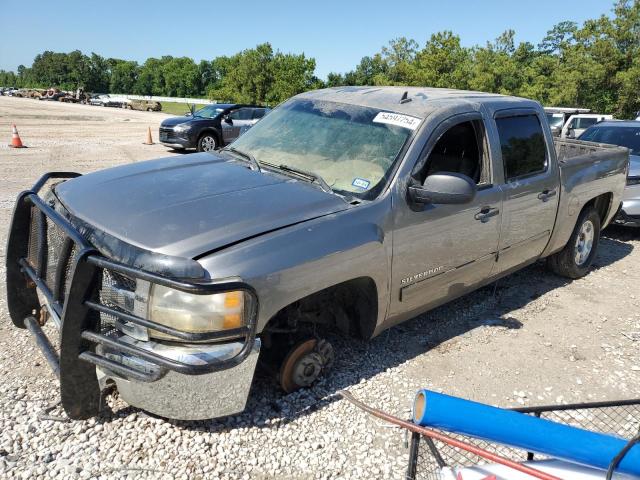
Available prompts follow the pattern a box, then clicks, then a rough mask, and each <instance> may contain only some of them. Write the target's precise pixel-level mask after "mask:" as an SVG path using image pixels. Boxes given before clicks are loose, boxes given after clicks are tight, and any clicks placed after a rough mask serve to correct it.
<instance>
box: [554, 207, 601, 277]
mask: <svg viewBox="0 0 640 480" xmlns="http://www.w3.org/2000/svg"><path fill="white" fill-rule="evenodd" d="M599 243H600V215H598V212H597V211H596V209H595V208H593V207H588V208H586V209H585V210H583V211H582V213H580V216H579V217H578V221H577V222H576V226H575V227H574V229H573V232H572V233H571V237H569V241H568V242H567V244H566V245H565V246H564V248H563V249H562V250H560V251H559V252H557V253H554V254H553V255H551V256H550V257H549V258H547V266H548V267H549V268H550V269H551V271H553V272H554V273H555V274H557V275H560V276H562V277H567V278H573V279H576V278H581V277H584V276H585V275H586V274H587V273H588V272H589V269H590V268H591V264H592V263H593V259H594V258H595V256H596V253H597V250H598V244H599Z"/></svg>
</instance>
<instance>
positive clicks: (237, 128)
mask: <svg viewBox="0 0 640 480" xmlns="http://www.w3.org/2000/svg"><path fill="white" fill-rule="evenodd" d="M269 110H270V109H269V108H265V107H258V106H255V105H239V104H229V103H214V104H211V105H207V106H205V107H202V108H201V109H200V110H197V111H196V112H194V113H193V115H191V114H190V113H188V114H187V115H185V116H184V117H172V118H167V119H166V120H164V121H163V122H162V123H161V124H160V143H162V144H163V145H166V146H167V147H171V148H173V149H176V150H182V149H185V148H195V149H197V150H198V151H199V152H210V151H213V150H215V149H217V148H220V147H224V146H225V145H227V144H229V143H231V142H233V141H234V140H235V139H236V138H238V137H239V136H240V135H242V134H243V133H244V132H246V131H247V130H248V129H249V128H251V127H252V126H253V125H254V124H255V123H256V122H257V121H258V120H260V119H261V118H262V117H264V115H265V114H266V113H267V112H268V111H269Z"/></svg>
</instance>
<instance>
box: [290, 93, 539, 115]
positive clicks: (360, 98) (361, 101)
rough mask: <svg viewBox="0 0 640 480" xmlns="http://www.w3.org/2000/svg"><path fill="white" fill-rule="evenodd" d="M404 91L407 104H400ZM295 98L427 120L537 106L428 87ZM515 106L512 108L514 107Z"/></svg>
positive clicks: (513, 99)
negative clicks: (449, 109)
mask: <svg viewBox="0 0 640 480" xmlns="http://www.w3.org/2000/svg"><path fill="white" fill-rule="evenodd" d="M405 92H406V98H407V100H406V101H402V99H403V97H404V95H405ZM296 98H308V99H314V100H326V101H333V102H341V103H347V104H353V105H360V106H363V107H371V108H377V109H381V110H390V111H393V112H398V113H405V114H407V115H415V116H419V117H426V116H427V115H428V114H429V113H431V112H432V111H434V110H435V109H439V108H444V107H446V106H447V105H459V104H460V102H461V101H463V102H466V103H473V104H480V103H498V102H499V103H507V102H514V103H519V104H522V102H527V103H536V104H537V102H534V101H533V100H528V99H525V98H519V97H510V96H506V95H499V94H497V93H485V92H475V91H471V90H454V89H448V88H429V87H349V86H347V87H333V88H325V89H322V90H312V91H309V92H305V93H301V94H300V95H298V96H297V97H296ZM515 106H517V105H514V107H515Z"/></svg>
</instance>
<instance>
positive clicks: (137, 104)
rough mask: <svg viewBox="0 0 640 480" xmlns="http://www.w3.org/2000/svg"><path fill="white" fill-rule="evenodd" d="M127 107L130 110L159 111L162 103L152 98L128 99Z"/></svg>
mask: <svg viewBox="0 0 640 480" xmlns="http://www.w3.org/2000/svg"><path fill="white" fill-rule="evenodd" d="M127 108H129V109H131V110H146V111H147V112H159V111H160V110H162V104H161V103H160V102H156V101H154V100H129V104H128V105H127Z"/></svg>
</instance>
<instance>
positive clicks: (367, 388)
mask: <svg viewBox="0 0 640 480" xmlns="http://www.w3.org/2000/svg"><path fill="white" fill-rule="evenodd" d="M75 116H89V117H97V118H98V120H96V119H95V118H93V119H89V120H86V119H81V120H79V119H77V118H74V117H75ZM16 117H20V118H16ZM162 118H164V117H163V116H162V115H161V114H153V113H146V112H125V111H121V110H116V109H99V108H91V107H83V106H77V105H61V104H54V103H46V104H43V102H36V101H31V100H26V99H8V98H6V97H0V136H1V135H2V132H7V135H6V136H7V140H8V138H9V134H8V132H9V124H10V123H14V122H16V123H18V128H19V129H21V130H20V132H21V134H22V135H23V141H25V143H28V144H31V145H32V147H31V148H29V149H25V150H20V151H16V150H9V149H8V148H6V147H4V141H3V140H2V139H1V138H0V140H2V141H3V143H2V145H0V169H2V174H3V175H2V178H3V179H5V183H4V185H3V187H2V189H1V190H0V216H1V217H0V225H1V226H0V249H2V250H0V253H2V256H4V246H5V242H6V233H7V232H6V229H7V224H8V221H9V218H10V214H11V208H12V204H13V199H14V198H15V195H16V194H17V193H18V191H19V190H20V189H22V188H25V187H28V186H30V185H31V184H32V183H33V181H34V180H35V179H36V178H37V177H38V176H39V175H40V174H41V173H42V172H44V171H46V170H52V169H77V170H80V171H91V170H95V169H98V168H103V167H105V166H109V165H114V164H118V163H126V162H131V161H138V160H142V159H147V158H153V157H157V156H160V155H163V154H165V153H166V149H164V148H162V147H161V146H157V145H156V146H153V147H145V146H142V145H141V142H142V141H143V140H144V134H145V132H146V127H147V125H151V126H152V127H153V128H154V135H155V133H156V132H157V130H155V128H156V126H157V123H159V121H160V120H161V119H162ZM127 119H128V120H127ZM125 120H126V121H125ZM639 238H640V233H635V232H632V231H626V230H623V229H619V228H618V229H614V230H612V231H610V232H608V233H607V237H606V238H604V239H603V241H602V243H601V247H600V253H599V256H598V258H597V260H596V267H595V268H594V270H593V271H592V272H591V273H590V274H589V275H588V276H587V277H586V278H584V279H582V280H578V281H574V282H566V281H565V280H563V279H560V278H558V277H555V276H553V275H551V274H549V273H547V272H546V270H545V269H544V268H543V266H542V265H534V266H532V267H529V268H527V269H525V270H524V271H522V272H519V273H517V274H515V275H513V276H511V277H509V278H507V279H504V280H502V281H500V282H499V284H498V285H497V286H496V288H495V289H494V286H490V287H487V288H484V289H482V290H480V291H478V292H476V293H473V294H471V295H468V296H467V297H464V298H462V299H460V300H458V301H456V302H454V303H452V304H450V305H447V306H444V307H442V308H439V309H437V310H435V311H433V312H431V313H429V314H426V315H422V316H420V317H418V318H416V319H414V320H412V321H410V322H408V323H405V324H403V325H400V326H398V327H396V328H394V329H392V330H390V331H388V332H385V333H383V334H382V335H381V336H379V337H378V338H376V339H374V340H373V341H371V342H361V341H357V340H353V339H341V338H335V339H332V340H333V342H334V344H335V347H336V353H337V359H336V365H335V369H334V371H333V373H332V375H331V376H330V377H329V378H327V379H326V380H324V381H323V382H321V383H320V384H318V385H317V386H315V387H314V388H313V389H311V390H307V391H302V392H297V393H294V394H290V395H284V394H283V393H282V392H280V391H279V390H278V388H277V386H276V385H275V383H274V382H273V381H272V380H271V379H269V378H266V377H259V378H256V380H255V381H254V386H253V390H252V393H251V398H250V401H249V405H248V408H247V410H246V411H245V413H243V414H241V415H237V416H234V417H230V418H226V419H221V420H211V421H203V422H173V421H167V420H163V419H159V418H154V417H151V416H149V415H147V414H145V413H144V412H141V411H139V410H136V409H134V408H131V407H128V406H126V405H125V404H124V403H122V402H121V401H120V400H119V399H117V398H115V399H114V398H112V399H110V400H109V409H108V411H106V412H105V414H104V415H103V416H101V417H100V418H96V419H92V420H88V421H78V422H65V421H56V420H52V419H47V418H45V417H43V411H44V410H45V409H46V408H47V407H48V406H50V405H55V403H56V402H57V401H58V390H57V383H56V380H55V378H54V376H53V375H52V374H51V372H50V371H49V368H48V366H47V365H46V362H45V361H44V359H43V358H42V356H41V355H40V353H39V351H38V350H37V348H36V347H35V346H34V344H33V342H32V340H31V339H30V338H29V336H28V334H27V333H26V332H25V331H21V330H17V329H15V328H13V327H12V325H11V323H10V319H9V316H8V312H7V306H6V300H5V298H4V288H2V292H3V293H2V294H0V478H24V479H27V478H29V479H31V478H64V479H68V478H81V479H88V478H101V479H102V478H104V479H107V478H108V479H112V478H150V479H151V478H153V479H155V478H159V479H164V478H167V479H172V478H185V479H186V478H224V479H227V478H230V479H236V478H238V479H243V478H247V479H248V478H251V479H262V478H286V479H307V478H319V479H321V478H344V479H349V478H353V479H371V478H385V479H386V478H393V479H396V478H403V476H404V472H405V469H406V465H407V459H408V452H407V450H406V449H405V447H404V435H403V433H402V432H401V431H400V430H398V429H396V428H392V427H390V426H389V425H385V424H383V423H382V422H380V421H378V420H375V419H373V418H371V417H369V416H367V415H366V414H364V413H362V412H361V411H359V410H357V409H356V408H355V407H353V406H352V405H351V404H349V403H348V402H346V401H344V400H340V399H338V398H337V397H336V396H335V392H336V391H337V390H339V389H347V390H349V391H350V392H352V393H353V394H354V395H356V396H357V397H358V398H360V399H362V400H364V401H365V402H367V403H369V404H370V405H372V406H376V407H378V408H381V409H383V410H385V411H387V412H389V413H391V414H395V415H397V416H399V417H401V418H407V417H408V416H409V407H410V404H411V400H412V398H413V395H414V393H415V391H416V390H417V389H418V388H421V387H427V388H432V389H435V390H438V391H445V392H447V393H451V394H454V395H460V396H464V397H467V398H471V399H474V400H479V401H484V402H488V403H492V404H495V405H500V406H518V405H535V404H549V403H568V402H575V401H588V400H601V399H617V398H632V397H640V383H639V381H638V380H640V362H639V357H640V355H639V352H638V345H639V344H638V342H640V310H639V309H638V306H639V302H640V294H638V291H637V287H636V285H637V284H638V281H639V280H640V270H639V268H638V267H639V266H640V253H639V251H637V247H638V246H640V241H639ZM0 275H1V277H0V278H4V259H3V260H2V266H0ZM47 328H48V331H49V332H50V333H54V332H53V329H52V327H51V326H47ZM212 395H215V392H212ZM46 415H48V416H49V417H52V416H53V417H55V416H62V412H61V411H60V408H59V407H56V408H54V409H53V410H52V411H51V412H48V413H46Z"/></svg>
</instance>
